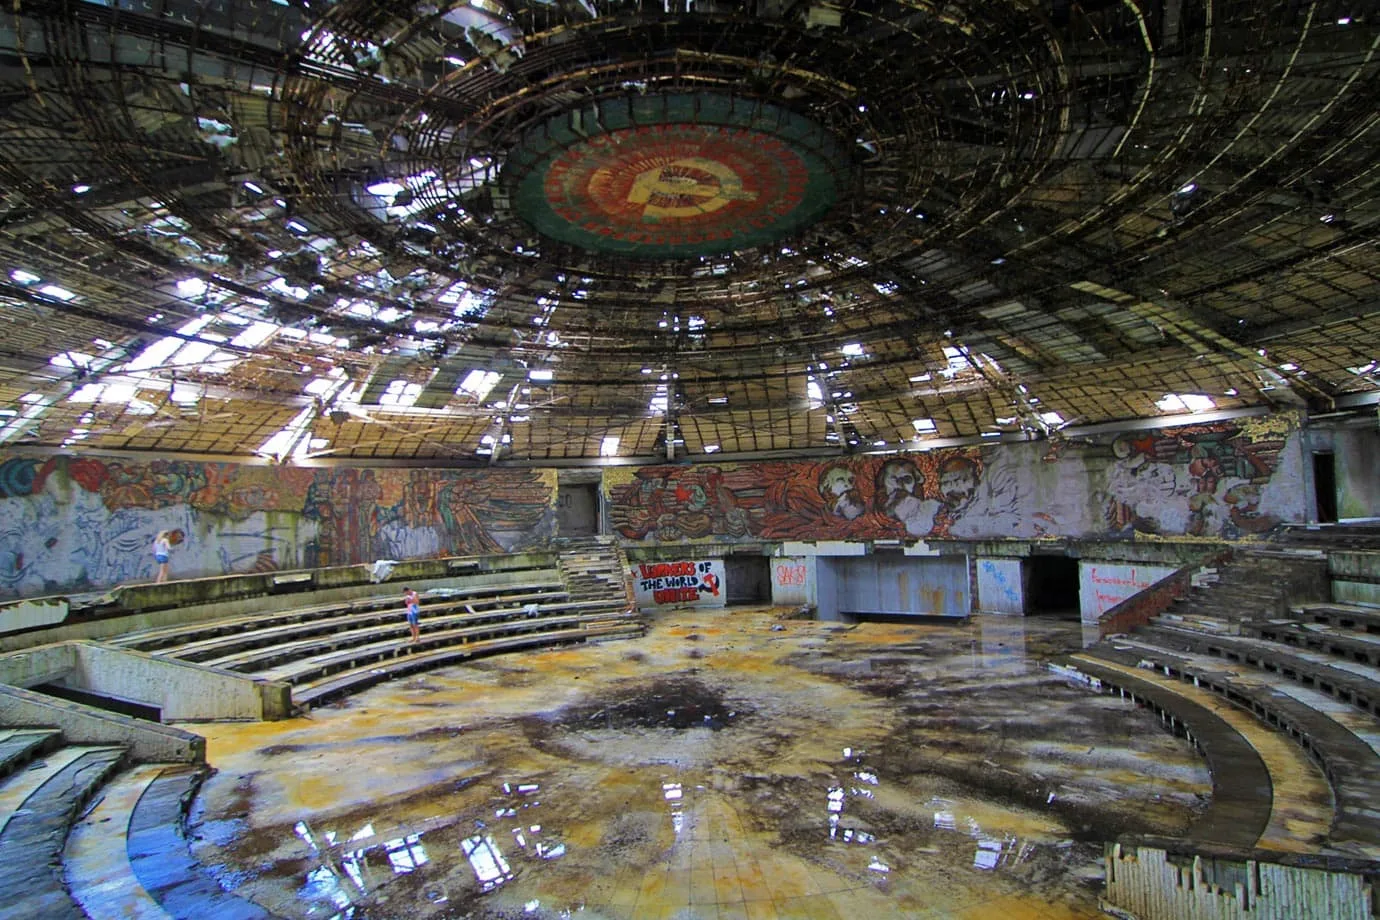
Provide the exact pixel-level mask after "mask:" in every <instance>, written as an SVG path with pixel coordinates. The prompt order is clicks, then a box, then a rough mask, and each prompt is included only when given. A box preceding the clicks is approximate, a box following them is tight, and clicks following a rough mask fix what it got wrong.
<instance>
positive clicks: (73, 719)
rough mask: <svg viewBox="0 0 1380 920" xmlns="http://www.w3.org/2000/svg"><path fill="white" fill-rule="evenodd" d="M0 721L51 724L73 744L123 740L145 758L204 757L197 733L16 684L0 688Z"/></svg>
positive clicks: (136, 756)
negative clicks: (68, 699) (63, 698)
mask: <svg viewBox="0 0 1380 920" xmlns="http://www.w3.org/2000/svg"><path fill="white" fill-rule="evenodd" d="M0 725H50V726H52V727H53V728H57V729H60V730H61V731H62V734H63V737H64V738H66V739H67V741H69V742H71V743H73V744H123V745H126V746H127V747H128V748H129V751H130V756H131V757H133V758H134V759H135V760H136V761H139V762H143V763H205V762H206V739H205V738H202V737H201V736H200V735H195V734H192V733H191V732H188V731H183V730H182V729H180V728H173V727H171V726H168V725H159V724H157V723H156V722H144V721H141V720H139V719H132V718H130V717H129V716H122V715H118V714H116V713H113V712H105V711H104V710H100V709H92V708H91V707H90V706H83V705H81V704H80V703H69V702H68V701H66V700H60V699H57V698H56V697H52V696H47V695H45V694H42V693H34V692H32V691H30V690H23V689H20V688H19V687H0Z"/></svg>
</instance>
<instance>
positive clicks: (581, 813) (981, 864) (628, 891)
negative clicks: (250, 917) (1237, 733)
mask: <svg viewBox="0 0 1380 920" xmlns="http://www.w3.org/2000/svg"><path fill="white" fill-rule="evenodd" d="M779 614H780V611H770V610H757V611H741V610H732V611H700V610H695V611H679V612H676V613H673V614H666V615H663V616H661V617H659V618H658V619H657V620H656V621H655V622H654V624H653V626H652V629H651V630H650V631H649V633H648V635H647V636H645V637H642V638H640V639H635V640H629V641H620V642H609V643H602V644H596V645H590V646H582V647H578V648H562V649H557V650H551V651H543V652H535V653H528V654H515V655H509V656H500V657H494V658H488V659H481V660H478V661H474V662H470V663H467V664H465V665H463V666H458V667H451V668H447V669H444V670H440V671H436V672H429V673H423V674H418V675H414V676H411V677H408V678H404V679H400V680H397V681H394V682H390V683H387V684H382V685H380V686H378V687H375V688H372V689H371V690H368V691H366V692H364V693H362V694H360V695H358V696H355V697H351V698H350V699H348V700H346V701H344V702H343V703H341V704H338V705H333V706H326V707H323V708H320V709H317V710H315V711H313V712H312V713H311V714H310V715H309V716H308V717H304V718H295V719H289V720H284V721H282V722H275V723H259V724H210V725H195V726H187V727H189V728H191V729H192V730H194V731H198V732H201V733H203V734H205V735H206V737H207V742H208V759H209V761H210V762H211V763H212V764H213V765H214V766H215V767H216V768H217V772H216V773H215V775H213V776H212V777H210V778H209V779H208V780H207V782H206V784H205V785H204V787H203V793H202V799H201V805H202V818H203V820H204V824H203V826H202V829H201V834H200V838H201V839H200V841H199V842H198V844H197V845H196V846H197V855H198V857H199V858H200V859H201V860H202V861H203V863H205V864H207V865H214V866H217V867H219V871H221V872H222V874H223V877H222V881H223V882H224V883H225V884H227V885H228V886H229V887H233V888H235V890H236V891H237V892H238V893H239V894H241V895H243V896H246V897H249V898H251V899H252V900H254V901H256V902H257V903H259V904H260V905H262V906H263V907H265V908H266V909H268V910H270V911H271V912H273V913H275V914H278V915H280V916H283V917H288V918H307V917H314V916H330V915H332V914H335V913H338V912H341V911H343V910H346V909H347V908H349V907H351V906H354V905H359V906H362V907H364V908H365V909H366V912H367V914H368V915H369V916H371V917H373V916H378V917H391V916H396V917H414V916H415V917H432V916H435V917H443V916H456V915H466V914H472V915H473V916H475V917H484V916H490V915H492V916H498V915H503V916H513V915H519V914H528V913H530V914H531V915H533V916H536V917H544V916H558V915H561V912H563V911H570V912H571V914H572V915H575V914H579V913H581V912H584V913H585V914H586V915H588V916H594V917H607V918H629V920H642V918H658V917H668V918H684V920H691V918H729V917H735V918H736V917H743V918H778V917H779V918H796V917H801V918H814V917H828V918H842V920H859V918H872V917H893V916H896V917H917V918H934V920H959V918H962V920H971V918H985V917H992V918H994V920H1013V918H1022V917H1039V918H1042V920H1082V918H1089V917H1096V916H1099V913H1098V911H1097V906H1096V901H1097V899H1096V894H1095V891H1096V883H1095V880H1096V878H1097V877H1098V875H1099V873H1100V854H1101V850H1100V846H1099V845H1098V844H1097V843H1096V842H1089V843H1075V842H1074V839H1073V838H1074V837H1075V836H1077V835H1078V834H1079V833H1080V832H1085V829H1084V828H1076V827H1070V826H1068V825H1067V824H1066V821H1065V818H1064V815H1063V812H1062V811H1061V810H1060V802H1059V800H1056V799H1055V798H1051V799H1050V800H1049V801H1046V799H1045V798H1044V796H1043V794H1041V795H1039V796H1038V797H1037V796H1035V795H1034V793H1032V792H1029V791H1028V790H1027V791H1026V792H1024V793H1018V791H1017V790H1016V789H1015V788H1014V786H1012V784H1011V783H1010V782H1009V781H1008V778H1016V777H1020V776H1031V777H1038V779H1036V780H1034V782H1037V783H1047V784H1049V785H1050V787H1051V788H1055V789H1058V790H1059V796H1060V797H1063V796H1071V797H1073V798H1075V799H1079V800H1080V801H1081V804H1080V807H1081V808H1098V809H1102V810H1103V811H1105V812H1106V813H1107V814H1108V815H1111V816H1114V818H1115V820H1114V821H1113V824H1114V825H1115V826H1121V825H1122V824H1126V823H1128V822H1129V826H1140V825H1137V822H1144V821H1145V820H1146V819H1145V818H1144V817H1143V816H1144V815H1145V814H1148V813H1151V812H1154V813H1156V814H1158V815H1159V817H1157V818H1154V819H1153V820H1155V821H1159V822H1160V823H1158V824H1153V825H1152V826H1149V827H1150V828H1151V829H1164V828H1166V827H1172V826H1174V825H1175V824H1178V823H1185V822H1186V821H1187V820H1188V819H1189V818H1190V817H1191V815H1190V814H1189V813H1188V811H1187V810H1186V809H1185V808H1184V807H1183V806H1181V805H1177V804H1175V802H1174V800H1178V799H1183V798H1186V797H1187V796H1185V795H1184V791H1185V790H1186V789H1191V788H1193V787H1194V782H1195V778H1196V779H1197V781H1198V782H1199V783H1200V784H1201V783H1202V782H1205V776H1206V774H1205V771H1204V770H1203V768H1202V764H1201V761H1200V759H1199V758H1198V756H1197V755H1196V753H1195V752H1194V751H1193V750H1192V749H1191V747H1189V746H1188V745H1187V744H1186V743H1185V742H1182V741H1181V740H1179V739H1174V738H1172V736H1168V735H1164V736H1160V735H1159V734H1158V729H1157V728H1156V727H1155V726H1156V723H1155V721H1154V720H1153V719H1151V718H1150V717H1148V716H1145V715H1144V714H1143V713H1139V712H1137V711H1136V710H1135V708H1134V707H1132V706H1130V705H1129V704H1127V705H1126V706H1124V707H1121V708H1118V706H1119V703H1118V702H1117V701H1113V700H1109V699H1106V698H1099V697H1097V696H1096V695H1094V694H1091V693H1088V692H1086V691H1084V690H1081V689H1078V688H1070V687H1068V686H1067V685H1066V684H1064V683H1063V682H1062V681H1059V680H1058V679H1057V678H1054V677H1051V676H1050V675H1049V673H1048V672H1047V671H1045V670H1044V669H1043V667H1042V665H1041V663H1040V661H1039V660H1038V657H1037V656H1035V655H1034V654H1033V653H1032V652H1030V651H1029V650H1030V649H1041V648H1045V647H1049V648H1055V647H1058V646H1059V644H1060V642H1061V641H1071V642H1073V643H1074V647H1077V645H1078V642H1079V639H1078V627H1077V624H1073V627H1072V631H1070V630H1069V629H1068V628H1067V627H1066V626H1064V625H1060V624H1049V623H1045V624H1039V623H1030V624H1024V623H1019V622H1018V623H1012V622H1011V621H1009V620H1007V621H1003V622H993V623H990V624H984V623H983V621H982V620H981V619H979V620H977V621H976V622H975V623H973V624H958V625H952V626H947V625H945V626H931V625H917V626H909V625H905V624H864V625H861V626H857V627H843V626H841V625H839V624H829V623H818V622H806V621H792V620H781V619H779V618H778V617H779ZM989 627H990V629H989ZM984 637H985V638H984ZM982 647H988V648H989V651H988V652H981V653H978V652H975V648H982ZM686 694H689V696H687V695H686ZM695 694H700V695H702V696H703V697H704V699H705V700H706V701H708V702H705V701H696V699H693V697H694V696H695ZM691 704H693V705H696V706H698V705H706V706H710V705H711V704H712V707H713V710H714V711H713V712H706V713H705V714H704V719H703V723H704V724H701V723H700V721H699V720H700V714H699V712H698V710H696V711H695V712H694V713H693V715H692V716H691V717H689V720H688V721H686V722H684V723H683V724H679V727H677V728H674V729H672V728H670V727H668V726H669V724H670V723H669V721H668V720H670V719H672V718H674V717H676V716H677V715H679V716H681V717H686V712H688V710H687V709H686V707H687V705H691ZM683 710H684V711H683ZM1112 713H1115V715H1114V716H1113V715H1112ZM950 719H957V720H959V721H960V722H962V723H963V725H964V727H963V728H962V730H958V729H956V728H954V727H952V726H950V723H949V721H948V720H950ZM964 720H968V721H966V722H965V721H964ZM1081 720H1087V726H1086V727H1085V728H1084V729H1077V726H1076V724H1075V723H1078V722H1080V721H1081ZM663 722H665V723H666V724H662V723H663ZM1107 728H1110V729H1111V730H1113V731H1115V732H1118V733H1119V734H1118V735H1117V736H1116V737H1115V738H1112V739H1107V740H1099V741H1098V745H1106V746H1110V747H1111V748H1112V749H1113V750H1115V751H1116V752H1117V754H1118V756H1117V757H1107V758H1102V759H1099V758H1098V757H1096V756H1090V755H1088V754H1087V752H1088V750H1089V749H1090V747H1093V745H1090V744H1088V743H1086V742H1080V741H1078V737H1075V736H1079V731H1084V732H1085V733H1086V732H1093V733H1097V732H1101V731H1103V730H1104V729H1107ZM1076 729H1077V730H1076ZM1008 731H1010V732H1011V736H1010V737H1007V732H1008ZM1080 737H1081V736H1080ZM1096 737H1098V738H1099V739H1100V738H1101V736H1100V735H1096ZM1127 763H1137V764H1139V763H1143V764H1144V765H1145V771H1146V772H1145V773H1144V774H1143V775H1135V774H1134V772H1132V773H1130V774H1129V775H1128V774H1127V770H1128V769H1129V768H1128V767H1127ZM1021 796H1024V798H1022V797H1021ZM1086 813H1087V812H1086V811H1082V812H1079V814H1080V815H1083V814H1086ZM1081 820H1082V819H1081V818H1080V821H1081ZM486 912H487V913H486Z"/></svg>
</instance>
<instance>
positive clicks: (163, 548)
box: [153, 530, 172, 583]
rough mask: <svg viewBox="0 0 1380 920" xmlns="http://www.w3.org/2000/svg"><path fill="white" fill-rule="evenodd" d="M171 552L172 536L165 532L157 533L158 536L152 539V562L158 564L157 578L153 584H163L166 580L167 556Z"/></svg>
mask: <svg viewBox="0 0 1380 920" xmlns="http://www.w3.org/2000/svg"><path fill="white" fill-rule="evenodd" d="M171 552H172V535H171V534H169V533H168V532H167V531H166V530H160V531H158V536H156V537H154V538H153V561H154V562H156V563H158V577H156V578H155V579H154V582H155V583H157V582H164V581H167V580H168V556H169V554H170V553H171Z"/></svg>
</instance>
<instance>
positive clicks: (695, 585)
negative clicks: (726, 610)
mask: <svg viewBox="0 0 1380 920" xmlns="http://www.w3.org/2000/svg"><path fill="white" fill-rule="evenodd" d="M632 579H633V599H634V601H635V602H636V604H637V606H638V607H640V608H643V609H655V608H657V607H723V606H724V605H725V604H727V603H728V591H727V590H726V589H725V581H724V563H723V560H722V559H673V560H668V561H664V562H639V563H635V564H634V565H633V567H632Z"/></svg>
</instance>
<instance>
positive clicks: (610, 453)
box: [599, 435, 621, 457]
mask: <svg viewBox="0 0 1380 920" xmlns="http://www.w3.org/2000/svg"><path fill="white" fill-rule="evenodd" d="M620 440H621V439H620V438H617V437H615V436H613V435H608V436H606V437H605V438H604V439H603V440H602V441H600V442H599V456H601V457H616V456H618V442H619V441H620Z"/></svg>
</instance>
